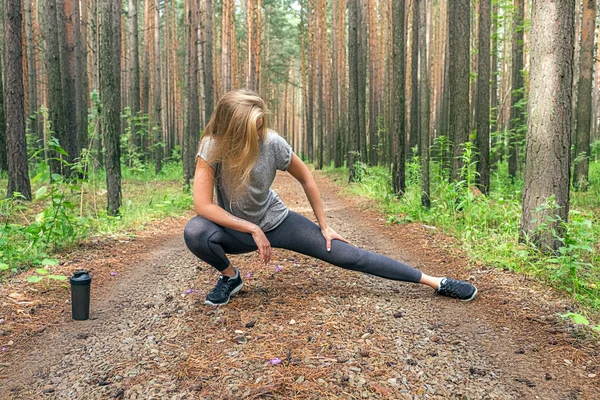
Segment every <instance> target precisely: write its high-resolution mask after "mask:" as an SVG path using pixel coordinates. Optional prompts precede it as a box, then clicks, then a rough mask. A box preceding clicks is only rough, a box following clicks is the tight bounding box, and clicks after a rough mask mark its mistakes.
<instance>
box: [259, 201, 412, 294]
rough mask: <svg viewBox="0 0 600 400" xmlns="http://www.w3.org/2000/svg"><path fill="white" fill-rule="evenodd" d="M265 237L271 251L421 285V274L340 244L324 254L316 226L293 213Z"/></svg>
mask: <svg viewBox="0 0 600 400" xmlns="http://www.w3.org/2000/svg"><path fill="white" fill-rule="evenodd" d="M266 236H267V239H269V241H270V242H271V246H272V247H281V248H284V249H288V250H292V251H295V252H298V253H302V254H305V255H307V256H311V257H315V258H318V259H320V260H323V261H326V262H328V263H330V264H333V265H336V266H338V267H342V268H345V269H351V270H354V271H360V272H366V273H368V274H371V275H376V276H380V277H382V278H387V279H393V280H397V281H405V282H415V283H418V282H420V281H421V275H422V273H421V271H419V270H417V269H414V268H413V267H411V266H408V265H406V264H404V263H402V262H400V261H397V260H394V259H391V258H389V257H386V256H383V255H381V254H377V253H373V252H371V251H367V250H363V249H360V248H358V247H355V246H352V245H350V244H348V243H344V242H342V241H340V240H334V241H332V243H331V251H327V248H326V247H327V246H326V243H325V238H324V237H323V235H322V234H321V229H320V228H319V226H318V225H317V224H315V223H314V222H312V221H311V220H309V219H308V218H306V217H303V216H302V215H300V214H297V213H295V212H293V211H290V214H289V215H288V217H287V218H286V219H285V220H284V221H283V222H282V223H281V224H280V225H279V226H278V227H277V228H275V229H274V230H272V231H270V232H267V233H266Z"/></svg>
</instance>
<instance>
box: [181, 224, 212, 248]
mask: <svg viewBox="0 0 600 400" xmlns="http://www.w3.org/2000/svg"><path fill="white" fill-rule="evenodd" d="M218 229H219V226H218V225H217V224H215V223H214V222H212V221H210V220H208V219H206V218H204V217H200V216H195V217H194V218H192V219H190V220H189V221H188V223H187V224H186V226H185V229H184V230H183V239H184V240H185V244H186V245H187V247H188V248H189V249H190V250H191V251H192V252H193V253H196V252H197V251H198V250H200V249H201V248H202V247H205V246H207V242H208V238H209V237H210V236H211V235H212V234H213V233H214V232H215V231H217V230H218Z"/></svg>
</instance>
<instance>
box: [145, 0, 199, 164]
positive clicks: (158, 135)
mask: <svg viewBox="0 0 600 400" xmlns="http://www.w3.org/2000/svg"><path fill="white" fill-rule="evenodd" d="M158 3H159V2H158V0H157V1H156V2H155V3H154V10H153V11H154V43H153V44H154V58H155V60H154V79H153V81H154V90H153V94H152V115H153V117H152V129H153V132H154V162H155V165H154V172H155V173H156V174H158V173H159V172H160V171H161V170H162V158H163V149H162V145H163V142H162V131H163V130H162V115H161V114H162V105H161V99H162V96H161V86H162V79H161V58H162V57H161V46H160V13H159V10H158ZM194 45H195V43H194ZM196 59H197V57H196ZM194 71H196V73H197V68H196V69H194Z"/></svg>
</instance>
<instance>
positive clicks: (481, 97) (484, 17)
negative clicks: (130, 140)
mask: <svg viewBox="0 0 600 400" xmlns="http://www.w3.org/2000/svg"><path fill="white" fill-rule="evenodd" d="M490 3H491V1H490V0H480V1H479V38H478V51H479V55H478V61H477V63H478V66H477V71H478V74H477V104H476V109H475V121H476V126H475V129H476V130H477V137H476V144H477V154H478V156H477V161H478V163H477V183H478V186H479V189H480V190H481V192H482V193H485V194H487V193H488V190H489V187H490V24H491V9H490V6H491V4H490Z"/></svg>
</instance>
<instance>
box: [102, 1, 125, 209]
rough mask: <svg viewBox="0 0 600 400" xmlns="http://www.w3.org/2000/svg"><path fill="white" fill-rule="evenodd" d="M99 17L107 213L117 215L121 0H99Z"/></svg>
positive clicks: (118, 195)
mask: <svg viewBox="0 0 600 400" xmlns="http://www.w3.org/2000/svg"><path fill="white" fill-rule="evenodd" d="M99 3H100V4H99V10H98V11H99V15H100V18H101V21H102V22H101V25H100V26H101V31H100V48H99V57H98V58H99V67H100V96H101V100H102V105H103V106H102V134H103V137H104V150H105V153H104V154H105V166H106V189H107V195H108V204H107V208H108V213H109V214H110V215H117V214H118V213H119V207H121V198H122V196H121V154H120V146H119V133H120V130H121V27H120V22H121V1H120V0H99Z"/></svg>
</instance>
